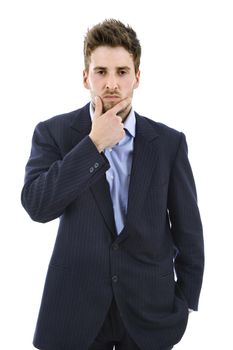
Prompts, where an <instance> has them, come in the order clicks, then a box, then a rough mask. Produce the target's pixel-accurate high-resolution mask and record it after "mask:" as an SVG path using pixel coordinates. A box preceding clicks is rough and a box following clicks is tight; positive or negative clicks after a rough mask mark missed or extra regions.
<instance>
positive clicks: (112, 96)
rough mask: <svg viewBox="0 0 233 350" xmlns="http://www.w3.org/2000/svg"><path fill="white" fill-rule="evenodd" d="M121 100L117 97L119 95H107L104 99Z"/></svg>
mask: <svg viewBox="0 0 233 350" xmlns="http://www.w3.org/2000/svg"><path fill="white" fill-rule="evenodd" d="M119 98H120V96H117V95H105V96H104V97H103V99H105V100H117V99H119Z"/></svg>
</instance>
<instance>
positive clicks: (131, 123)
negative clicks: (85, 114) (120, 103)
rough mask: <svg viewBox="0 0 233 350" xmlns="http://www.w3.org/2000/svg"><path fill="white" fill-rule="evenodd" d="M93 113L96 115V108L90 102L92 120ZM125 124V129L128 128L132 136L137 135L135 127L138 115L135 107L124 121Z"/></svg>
mask: <svg viewBox="0 0 233 350" xmlns="http://www.w3.org/2000/svg"><path fill="white" fill-rule="evenodd" d="M93 115H94V108H93V106H92V104H91V103H90V116H91V120H93ZM123 124H124V129H126V130H127V131H128V132H129V133H130V135H131V136H132V137H135V128H136V117H135V112H134V110H133V108H131V110H130V112H129V114H128V116H127V118H126V119H125V121H124V122H123Z"/></svg>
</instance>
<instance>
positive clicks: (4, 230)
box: [0, 0, 233, 350]
mask: <svg viewBox="0 0 233 350" xmlns="http://www.w3.org/2000/svg"><path fill="white" fill-rule="evenodd" d="M110 17H111V18H116V19H120V20H122V21H123V22H125V23H129V24H130V25H131V26H132V27H133V28H134V29H135V30H136V32H137V34H138V37H139V39H140V41H141V45H142V61H141V85H140V87H139V88H138V90H137V91H136V93H135V98H134V103H133V105H134V108H135V110H136V111H137V112H138V113H141V114H143V115H146V116H147V117H150V118H151V119H154V120H156V121H160V122H163V123H165V124H168V125H170V126H171V127H174V128H176V129H178V130H181V131H183V132H184V133H185V134H186V137H187V141H188V145H189V157H190V161H191V164H192V168H193V172H194V175H195V179H196V185H197V190H198V199H199V207H200V211H201V215H202V220H203V226H204V233H205V244H206V269H205V277H204V284H203V289H202V294H201V298H200V305H199V312H197V313H196V312H195V313H192V314H191V315H190V319H189V324H188V328H187V331H186V333H185V335H184V337H183V339H182V341H181V342H180V343H179V344H178V345H177V346H176V350H187V349H188V350H192V349H193V350H194V349H195V350H196V349H208V350H209V349H211V350H213V349H218V350H220V349H221V350H225V349H227V350H228V349H231V348H233V345H232V343H233V341H232V334H231V333H232V321H231V320H230V321H228V316H230V317H231V316H232V313H233V307H232V306H233V302H232V299H233V285H232V278H233V274H232V270H233V264H232V256H233V247H232V235H233V230H232V222H231V221H232V210H233V208H232V198H233V193H232V179H233V174H232V150H233V144H232V124H231V119H232V116H233V106H232V97H233V68H232V67H233V49H232V45H233V24H232V23H233V11H232V1H224V0H221V1H215V0H212V1H206V0H201V1H200V0H195V1H189V0H185V1H179V0H178V1H175V0H173V1H166V0H163V1H162V0H161V1H151V2H149V1H146V0H144V1H142V2H139V1H138V2H137V1H132V2H130V1H126V0H124V1H122V0H118V1H103V0H99V1H93V2H91V1H86V2H82V3H81V2H80V1H78V0H76V1H69V0H64V1H59V0H56V1H50V0H46V1H44V0H40V1H33V0H30V1H26V0H21V1H10V0H8V1H5V2H4V1H3V2H1V5H0V35H1V48H0V50H1V55H0V59H1V64H0V70H1V71H0V84H1V86H0V88H1V94H0V98H1V107H0V108H1V113H0V116H1V121H0V127H1V129H0V130H1V137H0V142H1V145H0V147H1V148H0V151H1V157H0V161H1V172H0V175H1V181H0V186H1V242H0V266H1V275H0V286H1V287H0V293H1V296H0V321H1V326H0V332H1V338H0V344H1V345H0V346H1V348H2V349H4V350H16V349H17V350H30V349H33V347H32V344H31V343H32V337H33V333H34V327H35V323H36V319H37V314H38V310H39V304H40V298H41V294H42V290H43V285H44V279H45V274H46V270H47V264H48V262H49V259H50V255H51V252H52V249H53V244H54V240H55V237H56V230H57V225H58V221H57V220H55V221H53V222H50V223H47V224H46V225H44V224H39V223H35V222H33V221H31V220H30V218H29V216H28V215H27V213H26V212H25V211H24V210H23V208H22V207H21V204H20V192H21V188H22V185H23V178H24V167H25V164H26V161H27V159H28V157H29V152H30V146H31V137H32V132H33V129H34V127H35V125H36V124H37V123H38V122H39V121H41V120H45V119H47V118H49V117H52V116H54V115H56V114H61V113H64V112H68V111H71V110H74V109H77V108H79V107H81V106H83V105H84V104H85V103H87V102H88V100H89V94H88V91H86V90H85V89H84V88H83V86H82V70H83V55H82V49H83V38H84V35H85V33H86V30H87V28H88V27H91V26H92V25H94V24H96V23H97V22H99V21H102V20H104V19H105V18H110ZM77 350H82V349H77ZM145 350H146V349H145Z"/></svg>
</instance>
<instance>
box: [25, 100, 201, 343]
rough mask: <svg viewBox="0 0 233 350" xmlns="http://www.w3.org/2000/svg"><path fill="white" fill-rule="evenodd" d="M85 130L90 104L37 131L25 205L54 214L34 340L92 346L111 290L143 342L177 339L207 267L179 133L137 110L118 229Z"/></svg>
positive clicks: (103, 164)
mask: <svg viewBox="0 0 233 350" xmlns="http://www.w3.org/2000/svg"><path fill="white" fill-rule="evenodd" d="M90 130H91V118H90V114H89V104H87V105H86V106H84V107H83V108H81V109H79V110H76V111H73V112H71V113H67V114H64V115H60V116H56V117H53V118H51V119H49V120H46V121H44V122H41V123H39V124H38V125H37V126H36V128H35V131H34V134H33V138H32V148H31V154H30V157H29V160H28V162H27V165H26V173H25V183H24V186H23V189H22V194H21V201H22V205H23V206H24V208H25V209H26V211H27V212H28V214H29V215H30V217H31V218H32V219H33V220H35V221H38V222H43V223H44V222H48V221H50V220H54V219H56V218H59V228H58V233H57V237H56V241H55V245H54V249H53V252H52V255H51V259H50V262H49V265H48V272H47V276H46V281H45V286H44V291H43V296H42V300H41V306H40V311H39V315H38V320H37V325H36V330H35V334H34V339H33V344H34V346H35V347H36V348H38V349H44V350H88V347H89V346H90V344H91V343H92V342H93V341H94V339H95V337H96V335H97V334H98V331H99V330H100V328H101V325H102V323H103V321H104V319H105V317H106V314H107V311H108V308H109V307H110V304H111V301H112V298H113V297H114V298H115V300H116V303H117V305H118V308H119V311H120V314H121V317H122V320H123V322H124V325H125V327H126V329H127V331H128V333H129V334H130V336H131V337H132V339H133V340H134V341H135V342H136V343H137V344H138V346H139V347H140V348H141V349H145V350H156V349H160V348H163V347H166V346H169V345H173V344H176V343H177V342H179V340H180V339H181V337H182V336H183V333H184V331H185V329H186V325H187V320H188V308H192V309H194V310H197V308H198V300H199V295H200V290H201V285H202V277H203V269H204V248H203V233H202V224H201V219H200V214H199V210H198V205H197V195H196V188H195V183H194V179H193V174H192V170H191V167H190V163H189V160H188V155H187V144H186V139H185V135H184V134H183V133H180V132H178V131H176V130H174V129H171V128H169V127H167V126H165V125H163V124H161V123H157V122H155V121H153V120H151V119H149V118H146V117H143V116H140V115H138V114H137V113H136V136H135V140H134V152H133V162H132V171H131V178H130V185H129V194H128V210H127V215H126V224H125V226H124V228H123V230H122V232H121V234H120V235H117V232H116V227H115V223H114V215H113V208H112V202H111V196H110V191H109V186H108V182H107V180H106V175H105V173H106V171H107V170H108V169H109V167H110V164H109V162H108V159H107V158H106V157H105V155H104V153H99V152H98V150H97V148H96V147H95V145H94V144H93V142H92V141H91V139H90V138H89V136H88V134H89V133H90ZM174 272H175V273H174Z"/></svg>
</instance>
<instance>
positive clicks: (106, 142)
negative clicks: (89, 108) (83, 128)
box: [89, 96, 131, 152]
mask: <svg viewBox="0 0 233 350" xmlns="http://www.w3.org/2000/svg"><path fill="white" fill-rule="evenodd" d="M130 104H131V98H130V97H127V98H125V99H124V100H122V101H120V102H119V103H117V104H116V105H115V106H114V107H112V108H111V109H109V110H108V111H107V112H105V113H104V114H103V104H102V100H101V98H100V97H99V96H96V97H95V113H94V117H93V121H92V129H91V132H90V134H89V137H90V138H91V140H92V141H93V142H94V144H95V145H96V147H97V149H98V151H99V152H102V151H103V150H104V148H107V147H112V146H114V145H115V144H117V143H118V142H119V141H120V140H121V139H122V138H123V137H124V136H125V131H124V124H123V123H122V118H121V117H119V116H118V115H117V114H118V113H120V112H122V111H123V110H125V109H127V108H128V107H129V105H130Z"/></svg>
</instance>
